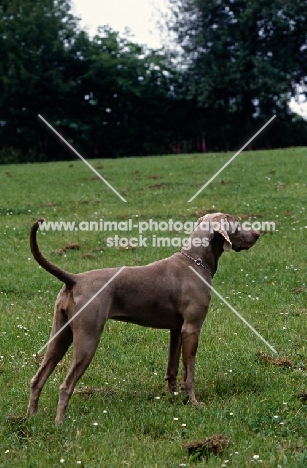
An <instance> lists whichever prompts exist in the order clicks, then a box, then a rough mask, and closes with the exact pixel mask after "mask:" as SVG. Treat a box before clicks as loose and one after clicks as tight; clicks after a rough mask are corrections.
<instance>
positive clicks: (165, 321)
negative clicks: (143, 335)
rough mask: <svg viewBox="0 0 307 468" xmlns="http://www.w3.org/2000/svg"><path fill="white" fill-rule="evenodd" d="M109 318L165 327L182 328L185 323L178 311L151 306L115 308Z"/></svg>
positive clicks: (152, 326) (153, 326) (151, 326)
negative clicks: (144, 307)
mask: <svg viewBox="0 0 307 468" xmlns="http://www.w3.org/2000/svg"><path fill="white" fill-rule="evenodd" d="M109 319H112V320H119V321H121V322H129V323H135V324H136V325H141V326H143V327H150V328H163V329H172V328H181V326H182V323H183V320H182V317H181V316H180V315H179V314H178V313H175V312H173V311H169V310H168V311H167V310H164V309H160V310H153V309H151V308H150V307H147V309H145V310H141V309H138V310H118V309H117V308H115V309H113V310H111V311H110V314H109Z"/></svg>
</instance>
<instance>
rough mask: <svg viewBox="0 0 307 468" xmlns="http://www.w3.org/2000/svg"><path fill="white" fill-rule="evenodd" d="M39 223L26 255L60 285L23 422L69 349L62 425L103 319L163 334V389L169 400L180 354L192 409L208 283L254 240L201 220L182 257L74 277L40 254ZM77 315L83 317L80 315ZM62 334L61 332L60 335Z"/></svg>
mask: <svg viewBox="0 0 307 468" xmlns="http://www.w3.org/2000/svg"><path fill="white" fill-rule="evenodd" d="M43 221H44V220H39V221H38V222H36V223H35V224H34V225H33V227H32V229H31V234H30V245H31V251H32V254H33V256H34V258H35V260H36V261H37V262H38V263H39V264H40V265H41V266H42V267H43V268H44V269H45V270H47V271H48V272H49V273H51V274H52V275H54V276H55V277H56V278H58V279H59V280H60V281H63V283H65V285H64V286H63V287H62V289H61V291H60V293H59V294H58V297H57V300H56V303H55V309H54V318H53V326H52V331H51V337H50V342H49V345H48V349H47V352H46V354H45V356H44V359H43V362H42V364H41V366H40V368H39V370H38V372H37V373H36V375H35V376H34V377H33V379H32V380H31V394H30V402H29V406H28V412H27V414H28V415H32V414H34V413H35V412H36V411H37V406H38V399H39V396H40V393H41V391H42V388H43V386H44V384H45V382H46V380H47V379H48V377H49V376H50V374H51V373H52V371H53V370H54V368H55V367H56V365H57V364H58V362H59V361H60V360H61V359H62V358H63V356H64V354H65V353H66V351H67V349H68V348H69V346H70V345H71V343H73V344H74V349H73V361H72V366H71V368H70V370H69V372H68V374H67V377H66V379H65V380H64V382H63V384H62V385H61V386H60V397H59V403H58V409H57V416H56V422H57V423H61V422H62V420H63V417H64V413H65V410H66V407H67V405H68V402H69V399H70V397H71V395H72V394H73V391H74V388H75V385H76V383H77V381H78V380H79V379H80V377H81V376H82V375H83V373H84V372H85V370H86V369H87V367H88V366H89V364H90V362H91V360H92V358H93V356H94V354H95V352H96V349H97V346H98V343H99V340H100V337H101V333H102V331H103V328H104V325H105V323H106V321H107V319H113V320H121V321H124V322H132V323H136V324H138V325H142V326H144V327H152V328H161V329H169V330H170V344H169V352H168V365H167V370H166V375H165V379H166V380H167V381H168V389H169V391H170V392H173V391H174V390H175V389H176V379H177V373H178V366H179V359H180V351H181V348H182V361H183V376H182V384H181V388H182V389H183V390H185V391H186V392H187V394H188V396H189V400H190V402H191V403H194V404H196V403H197V400H196V397H195V393H194V368H195V355H196V351H197V346H198V341H199V336H200V331H201V327H202V324H203V321H204V319H205V317H206V314H207V311H208V307H209V303H210V295H211V290H210V287H209V285H211V279H212V277H213V275H214V273H215V272H216V270H217V266H218V260H219V258H220V256H221V254H222V253H223V252H224V251H229V250H230V249H233V250H235V251H236V252H239V251H240V250H246V249H249V248H250V247H251V246H253V245H254V244H255V242H256V240H257V239H258V237H259V233H257V232H255V231H253V230H252V229H249V230H245V229H243V227H241V226H240V224H239V223H238V221H236V220H235V219H234V218H232V217H231V216H230V215H226V214H222V213H215V214H209V215H206V216H203V217H202V218H199V220H198V221H197V223H196V225H195V229H194V231H193V233H192V234H191V236H190V238H189V239H188V242H187V244H186V245H185V246H184V248H183V249H182V251H181V252H177V253H175V254H174V255H172V256H171V257H169V258H165V259H163V260H159V261H157V262H154V263H151V264H149V265H145V266H138V267H126V268H124V269H122V270H120V268H104V269H101V270H92V271H86V272H84V273H79V274H72V273H68V272H66V271H64V270H62V269H61V268H59V267H57V266H55V265H53V264H52V263H50V262H49V261H48V260H46V259H45V258H44V257H43V255H42V254H41V252H40V251H39V248H38V245H37V241H36V233H37V230H38V229H39V225H40V223H41V222H43ZM189 266H192V267H193V268H194V269H195V270H196V271H197V272H198V273H199V274H200V275H201V276H202V278H203V279H204V281H202V280H201V279H200V278H198V277H197V276H196V274H195V273H194V272H193V271H192V268H189ZM81 309H82V311H81V313H78V311H79V312H80V310H81ZM83 309H84V310H83ZM74 316H75V317H74ZM68 322H69V323H68ZM65 325H67V326H65ZM62 327H64V328H63V330H62V331H61V332H60V333H58V332H59V330H60V329H61V328H62Z"/></svg>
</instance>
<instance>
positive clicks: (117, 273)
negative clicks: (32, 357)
mask: <svg viewBox="0 0 307 468" xmlns="http://www.w3.org/2000/svg"><path fill="white" fill-rule="evenodd" d="M124 268H126V267H125V266H123V267H121V269H120V270H118V271H117V272H116V273H115V275H113V276H112V278H110V279H109V281H107V283H106V284H104V285H103V286H102V288H100V289H99V291H97V292H96V293H95V294H94V296H92V297H91V299H90V300H89V301H87V303H86V304H84V306H82V307H81V309H80V310H78V312H77V313H76V314H75V315H74V316H73V317H71V319H69V320H68V322H67V323H65V325H64V326H63V327H62V328H60V330H58V331H57V332H56V333H55V334H54V335H53V336H52V337H51V338H50V340H49V341H48V342H47V343H46V344H44V346H43V347H42V348H41V349H40V350H39V351H38V354H40V353H41V352H42V351H43V349H45V348H46V347H47V346H48V345H49V343H51V341H53V340H54V338H55V337H56V336H58V334H59V333H61V331H62V330H64V328H66V327H67V326H68V325H69V324H70V322H72V321H73V320H74V319H75V318H76V317H78V315H79V314H80V313H81V312H82V310H83V309H85V307H86V306H87V305H88V304H90V303H91V302H92V301H93V300H94V299H95V297H97V296H98V294H100V293H101V291H103V290H104V289H105V288H106V287H107V286H108V285H109V284H110V283H111V282H112V281H113V280H114V278H116V276H117V275H119V274H120V273H121V272H122V271H123V269H124Z"/></svg>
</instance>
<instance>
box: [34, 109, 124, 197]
mask: <svg viewBox="0 0 307 468" xmlns="http://www.w3.org/2000/svg"><path fill="white" fill-rule="evenodd" d="M38 117H39V118H40V119H41V120H42V121H43V122H45V124H46V125H47V126H48V127H49V128H50V129H51V130H52V131H53V132H54V133H55V134H56V135H57V136H58V137H59V138H61V140H62V141H64V143H66V145H67V146H68V147H69V148H70V149H71V150H72V151H73V152H74V153H75V154H76V155H77V156H78V157H79V158H80V159H82V161H83V162H84V163H85V164H86V165H87V166H88V167H89V168H90V169H92V171H93V172H95V174H96V175H98V177H100V179H101V180H102V181H103V182H104V183H105V184H106V185H107V186H108V187H109V188H110V189H111V190H113V192H114V193H116V195H117V196H118V197H119V198H120V199H121V200H123V201H124V202H127V200H125V199H124V197H122V196H121V194H120V193H118V191H117V190H115V188H114V187H112V185H111V184H110V183H109V182H108V181H107V180H106V179H105V178H104V177H102V175H101V174H99V172H97V171H96V169H95V168H94V167H93V166H91V164H90V163H89V162H88V161H87V160H86V159H85V158H84V157H83V156H81V154H80V153H78V151H77V150H75V148H74V147H73V146H71V145H70V144H69V143H68V141H66V140H65V138H63V137H62V135H60V133H59V132H57V131H56V130H55V129H54V128H53V127H52V125H50V123H49V122H47V120H46V119H44V117H42V116H41V115H40V114H38Z"/></svg>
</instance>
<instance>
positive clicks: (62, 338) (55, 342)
mask: <svg viewBox="0 0 307 468" xmlns="http://www.w3.org/2000/svg"><path fill="white" fill-rule="evenodd" d="M66 323H67V316H66V314H65V313H64V312H62V311H61V310H60V308H57V310H56V312H55V316H54V320H53V326H52V331H51V335H50V340H52V341H50V342H49V345H48V348H47V351H46V354H45V356H44V359H43V361H42V363H41V365H40V368H39V370H38V371H37V373H36V374H35V376H34V377H33V379H32V380H31V386H30V401H29V405H28V410H27V416H31V415H32V414H34V413H36V411H37V406H38V400H39V397H40V394H41V391H42V388H43V386H44V385H45V382H46V380H47V379H48V377H49V376H50V374H51V373H52V372H53V370H54V368H55V367H56V365H57V364H58V363H59V362H60V360H61V359H62V357H63V356H64V354H65V353H66V351H67V350H68V348H69V346H70V345H71V343H72V331H71V328H70V326H69V325H67V326H66V327H65V328H64V329H63V330H62V331H61V332H60V333H59V334H58V335H56V333H57V332H58V331H59V330H60V329H61V328H62V327H63V326H64V325H65V324H66ZM55 335H56V336H55ZM54 336H55V337H54ZM52 337H54V338H52Z"/></svg>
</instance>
